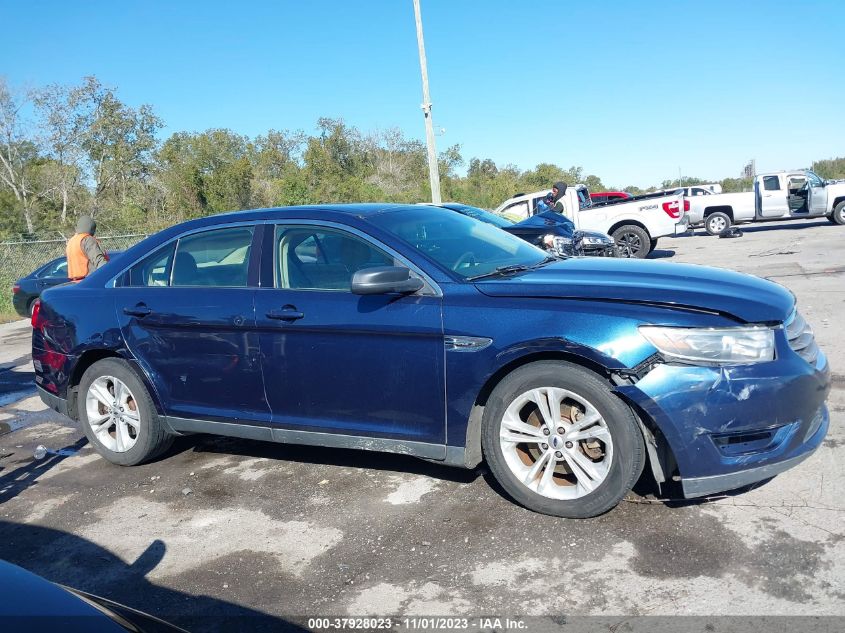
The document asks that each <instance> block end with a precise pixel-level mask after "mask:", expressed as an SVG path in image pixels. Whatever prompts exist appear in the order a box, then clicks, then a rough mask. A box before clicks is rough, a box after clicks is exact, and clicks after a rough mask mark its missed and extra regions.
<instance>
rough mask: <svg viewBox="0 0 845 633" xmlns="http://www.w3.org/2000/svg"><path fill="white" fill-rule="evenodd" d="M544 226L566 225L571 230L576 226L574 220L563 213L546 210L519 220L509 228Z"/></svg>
mask: <svg viewBox="0 0 845 633" xmlns="http://www.w3.org/2000/svg"><path fill="white" fill-rule="evenodd" d="M543 226H566V227H567V228H569V229H570V230H572V229H574V228H575V224H573V222H572V220H570V219H569V218H567V217H566V216H565V215H563V214H561V213H555V212H554V211H544V212H543V213H538V214H537V215H532V216H531V217H530V218H528V219H527V220H523V221H522V222H517V223H516V224H514V225H513V226H512V227H508V228H522V227H531V228H537V227H543Z"/></svg>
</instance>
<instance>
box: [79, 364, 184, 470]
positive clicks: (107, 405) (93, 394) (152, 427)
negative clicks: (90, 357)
mask: <svg viewBox="0 0 845 633" xmlns="http://www.w3.org/2000/svg"><path fill="white" fill-rule="evenodd" d="M78 402H79V421H80V422H81V423H82V428H83V430H84V431H85V435H86V436H87V437H88V441H89V442H91V445H92V446H93V447H94V448H95V449H96V451H97V452H98V453H99V454H100V455H102V456H103V457H104V458H105V459H107V460H108V461H110V462H111V463H113V464H118V465H120V466H135V465H136V464H141V463H143V462H145V461H149V460H151V459H153V458H154V457H156V456H157V455H159V454H161V453H162V452H164V451H165V450H167V449H168V448H169V447H170V445H171V444H172V443H173V436H172V435H171V434H169V433H168V432H167V431H166V430H165V428H164V426H163V424H162V423H161V420H159V418H158V414H157V413H156V410H155V405H154V404H153V401H152V399H151V398H150V395H149V393H147V389H146V387H145V386H144V384H143V383H142V382H141V380H140V379H139V378H138V376H137V375H136V374H135V372H134V371H132V368H131V367H129V365H128V364H127V363H126V361H123V360H121V359H118V358H105V359H103V360H100V361H97V362H96V363H94V364H93V365H91V366H90V367H89V368H88V369H86V370H85V373H84V374H83V375H82V380H81V381H80V382H79V398H78Z"/></svg>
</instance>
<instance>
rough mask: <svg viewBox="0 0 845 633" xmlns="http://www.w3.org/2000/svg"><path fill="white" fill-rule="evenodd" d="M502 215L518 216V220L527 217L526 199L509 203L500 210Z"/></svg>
mask: <svg viewBox="0 0 845 633" xmlns="http://www.w3.org/2000/svg"><path fill="white" fill-rule="evenodd" d="M502 215H504V216H506V217H513V218H519V220H525V219H527V218H528V217H529V213H528V201H527V200H522V201H520V202H514V203H512V204H509V205H508V206H506V207H505V208H504V209H503V210H502ZM519 220H517V221H519Z"/></svg>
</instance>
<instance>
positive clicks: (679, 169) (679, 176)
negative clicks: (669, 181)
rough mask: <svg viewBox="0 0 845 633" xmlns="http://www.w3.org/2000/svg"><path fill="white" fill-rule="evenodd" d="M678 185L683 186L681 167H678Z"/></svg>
mask: <svg viewBox="0 0 845 633" xmlns="http://www.w3.org/2000/svg"><path fill="white" fill-rule="evenodd" d="M678 186H679V187H683V185H682V184H681V168H680V167H678Z"/></svg>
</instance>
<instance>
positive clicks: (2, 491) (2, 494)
mask: <svg viewBox="0 0 845 633" xmlns="http://www.w3.org/2000/svg"><path fill="white" fill-rule="evenodd" d="M87 443H88V439H87V438H85V437H81V438H79V439H78V440H76V442H74V443H73V444H71V445H70V446H65V447H64V448H62V449H59V450H58V451H56V452H54V453H53V454H50V453H48V454H47V456H46V457H45V458H44V459H40V460H37V459H35V458H34V457H32V458H31V461H28V462H26V463H25V464H24V465H23V466H19V467H18V468H15V469H14V470H9V469H7V468H5V467H4V466H3V465H2V462H0V504H3V503H5V502H6V501H8V500H9V499H12V498H14V497H16V496H18V495H19V494H20V493H21V492H23V491H24V490H26V489H27V488H29V487H30V486H33V485H35V484H36V483H38V478H39V477H40V476H41V475H43V474H44V473H46V472H47V471H48V470H50V469H51V468H53V467H55V466H57V465H58V464H60V463H62V461H64V460H65V459H67V458H68V457H70V456H71V455H73V454H75V453H76V452H77V451H78V450H79V449H80V448H82V447H83V446H85V445H86V444H87ZM55 453H59V454H55ZM4 470H8V472H3V471H4Z"/></svg>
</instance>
